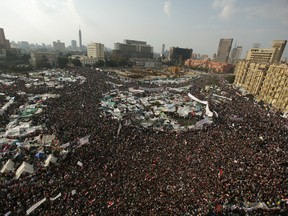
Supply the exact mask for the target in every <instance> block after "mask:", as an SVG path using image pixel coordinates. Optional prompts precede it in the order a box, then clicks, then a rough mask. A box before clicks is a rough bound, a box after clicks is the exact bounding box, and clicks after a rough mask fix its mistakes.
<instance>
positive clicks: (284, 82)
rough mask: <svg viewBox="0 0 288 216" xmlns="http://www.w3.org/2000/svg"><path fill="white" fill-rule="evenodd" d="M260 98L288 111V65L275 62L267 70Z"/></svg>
mask: <svg viewBox="0 0 288 216" xmlns="http://www.w3.org/2000/svg"><path fill="white" fill-rule="evenodd" d="M258 97H259V99H261V100H263V101H264V102H265V103H268V104H271V105H272V106H274V107H277V108H280V109H282V110H286V111H288V65H287V64H273V65H271V66H270V67H269V69H268V70H267V72H266V76H265V81H264V82H263V85H262V87H261V91H260V92H259V95H258Z"/></svg>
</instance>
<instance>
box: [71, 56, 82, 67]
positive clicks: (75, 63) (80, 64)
mask: <svg viewBox="0 0 288 216" xmlns="http://www.w3.org/2000/svg"><path fill="white" fill-rule="evenodd" d="M71 63H72V64H73V65H74V66H76V67H82V63H81V61H80V60H79V59H78V58H75V59H72V61H71Z"/></svg>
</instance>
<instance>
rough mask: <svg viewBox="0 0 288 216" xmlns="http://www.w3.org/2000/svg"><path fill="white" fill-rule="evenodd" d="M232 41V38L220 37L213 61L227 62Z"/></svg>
mask: <svg viewBox="0 0 288 216" xmlns="http://www.w3.org/2000/svg"><path fill="white" fill-rule="evenodd" d="M232 43H233V39H232V38H226V39H224V38H221V39H220V41H219V46H218V51H217V55H216V59H215V61H218V62H225V63H227V62H228V59H229V54H230V50H231V47H232Z"/></svg>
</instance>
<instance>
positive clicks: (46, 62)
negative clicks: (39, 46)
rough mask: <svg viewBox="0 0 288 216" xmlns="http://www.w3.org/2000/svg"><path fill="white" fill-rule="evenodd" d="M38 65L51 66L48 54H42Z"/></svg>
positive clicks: (39, 66) (42, 66) (40, 66)
mask: <svg viewBox="0 0 288 216" xmlns="http://www.w3.org/2000/svg"><path fill="white" fill-rule="evenodd" d="M37 67H38V68H51V64H50V62H49V59H48V58H47V56H45V55H42V57H41V58H40V59H39V61H38V62H37Z"/></svg>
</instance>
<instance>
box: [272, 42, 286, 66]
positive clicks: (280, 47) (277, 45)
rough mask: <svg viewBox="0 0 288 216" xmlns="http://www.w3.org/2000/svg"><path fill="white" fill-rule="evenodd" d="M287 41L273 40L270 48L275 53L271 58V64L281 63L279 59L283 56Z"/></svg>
mask: <svg viewBox="0 0 288 216" xmlns="http://www.w3.org/2000/svg"><path fill="white" fill-rule="evenodd" d="M286 43H287V40H274V41H273V42H272V48H274V49H275V53H274V56H273V60H272V61H273V62H280V61H281V57H282V54H283V51H284V49H285V46H286Z"/></svg>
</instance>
